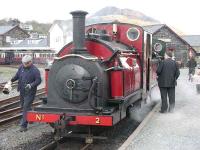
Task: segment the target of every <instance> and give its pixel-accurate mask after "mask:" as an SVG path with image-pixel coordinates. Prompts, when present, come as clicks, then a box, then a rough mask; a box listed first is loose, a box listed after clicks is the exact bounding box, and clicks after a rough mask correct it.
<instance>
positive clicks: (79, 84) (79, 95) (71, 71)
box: [55, 64, 91, 103]
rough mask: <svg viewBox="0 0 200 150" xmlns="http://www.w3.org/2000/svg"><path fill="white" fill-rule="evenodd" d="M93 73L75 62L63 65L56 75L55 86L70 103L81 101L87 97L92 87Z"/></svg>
mask: <svg viewBox="0 0 200 150" xmlns="http://www.w3.org/2000/svg"><path fill="white" fill-rule="evenodd" d="M90 78H91V75H90V74H89V72H88V71H87V70H85V69H84V68H83V67H81V66H79V65H75V64H69V65H66V66H63V67H62V68H61V69H60V70H59V71H58V73H57V74H56V77H55V81H56V82H55V88H56V90H57V92H58V93H59V95H60V96H61V97H62V98H63V99H64V100H65V101H68V102H70V103H80V102H82V101H84V100H86V99H87V96H88V91H89V88H90V87H91V80H84V79H90Z"/></svg>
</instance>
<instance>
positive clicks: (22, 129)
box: [19, 127, 27, 132]
mask: <svg viewBox="0 0 200 150" xmlns="http://www.w3.org/2000/svg"><path fill="white" fill-rule="evenodd" d="M19 131H20V132H26V131H27V128H25V127H21V128H20V129H19Z"/></svg>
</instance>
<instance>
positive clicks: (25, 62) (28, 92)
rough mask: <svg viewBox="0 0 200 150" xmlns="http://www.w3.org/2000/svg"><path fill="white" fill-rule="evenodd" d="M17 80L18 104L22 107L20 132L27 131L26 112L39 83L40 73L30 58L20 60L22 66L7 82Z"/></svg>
mask: <svg viewBox="0 0 200 150" xmlns="http://www.w3.org/2000/svg"><path fill="white" fill-rule="evenodd" d="M16 80H18V89H17V90H18V91H19V92H20V102H21V107H22V119H21V124H20V125H21V128H20V132H23V131H26V130H27V125H28V122H27V121H26V115H27V111H29V110H31V105H32V103H33V100H34V98H35V95H36V91H37V86H38V85H39V84H40V83H41V76H40V71H39V70H38V69H37V68H36V67H35V66H34V65H33V63H32V57H31V56H30V55H25V56H24V57H23V58H22V65H21V66H20V67H19V69H18V71H17V73H16V75H15V76H14V77H13V78H12V79H11V80H10V81H9V82H14V81H16Z"/></svg>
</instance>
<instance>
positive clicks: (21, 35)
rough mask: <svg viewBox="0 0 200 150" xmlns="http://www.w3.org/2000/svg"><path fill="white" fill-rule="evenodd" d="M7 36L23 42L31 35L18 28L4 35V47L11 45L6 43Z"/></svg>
mask: <svg viewBox="0 0 200 150" xmlns="http://www.w3.org/2000/svg"><path fill="white" fill-rule="evenodd" d="M7 36H9V37H10V38H14V39H18V40H23V39H25V38H28V37H29V34H28V33H27V32H26V31H23V30H22V29H20V28H19V27H18V26H17V27H15V28H14V29H12V30H10V31H9V32H7V33H6V34H4V35H3V39H2V46H9V45H10V44H9V43H7V42H6V37H7Z"/></svg>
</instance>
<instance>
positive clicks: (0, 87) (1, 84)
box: [0, 82, 18, 91]
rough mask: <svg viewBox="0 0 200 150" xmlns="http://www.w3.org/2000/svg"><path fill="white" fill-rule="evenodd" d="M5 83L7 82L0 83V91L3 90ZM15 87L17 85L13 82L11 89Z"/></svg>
mask: <svg viewBox="0 0 200 150" xmlns="http://www.w3.org/2000/svg"><path fill="white" fill-rule="evenodd" d="M6 83H7V82H2V83H0V91H2V90H3V88H4V86H5V84H6ZM17 85H18V82H13V83H12V87H13V88H15V87H17Z"/></svg>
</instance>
